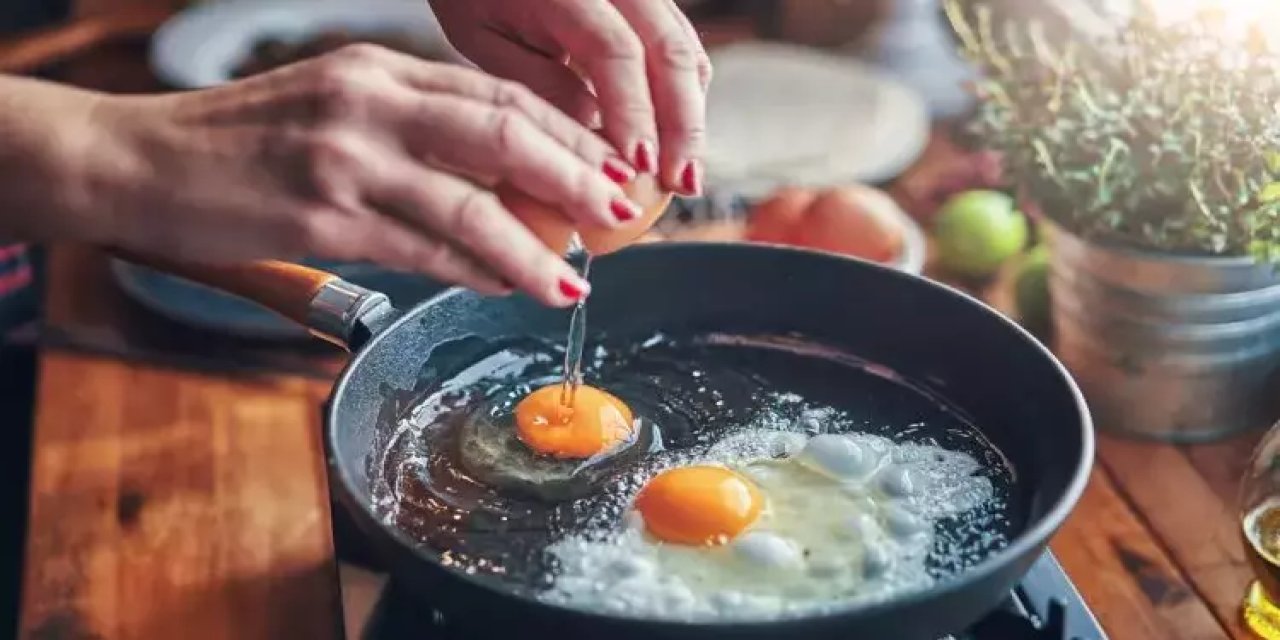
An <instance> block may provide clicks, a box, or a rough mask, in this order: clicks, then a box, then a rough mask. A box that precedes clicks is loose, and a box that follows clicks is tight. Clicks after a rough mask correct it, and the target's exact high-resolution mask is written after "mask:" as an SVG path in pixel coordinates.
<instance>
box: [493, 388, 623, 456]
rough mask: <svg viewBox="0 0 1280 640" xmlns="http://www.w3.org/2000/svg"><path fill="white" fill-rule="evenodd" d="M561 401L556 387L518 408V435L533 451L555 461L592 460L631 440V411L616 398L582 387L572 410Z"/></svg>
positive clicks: (541, 391)
mask: <svg viewBox="0 0 1280 640" xmlns="http://www.w3.org/2000/svg"><path fill="white" fill-rule="evenodd" d="M560 400H561V386H560V385H558V384H554V385H550V386H546V387H543V388H541V389H538V390H537V391H534V392H533V393H531V394H529V395H528V396H525V398H524V400H521V401H520V404H517V405H516V435H517V436H518V437H519V438H520V441H521V442H523V443H525V445H526V446H528V447H529V448H530V449H533V450H534V451H536V452H538V453H541V454H543V455H548V456H554V457H556V458H590V457H591V456H593V455H596V454H597V453H600V452H602V451H605V450H607V449H609V448H610V447H612V446H614V445H616V444H618V443H620V442H623V441H625V440H627V439H628V438H630V437H631V434H632V432H633V426H632V416H631V408H630V407H628V406H627V405H626V403H624V402H623V401H622V400H619V399H618V398H616V397H614V396H613V395H610V394H608V393H606V392H604V391H601V390H600V389H596V388H595V387H588V386H586V385H581V386H579V387H578V390H577V391H576V392H575V393H574V394H573V406H566V405H565V404H563V403H562V402H561V401H560Z"/></svg>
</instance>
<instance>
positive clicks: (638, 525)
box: [543, 431, 994, 620]
mask: <svg viewBox="0 0 1280 640" xmlns="http://www.w3.org/2000/svg"><path fill="white" fill-rule="evenodd" d="M980 468H981V467H980V465H979V463H978V462H977V461H975V460H974V459H972V458H971V457H969V456H967V455H965V454H962V453H956V452H950V451H946V450H944V449H941V448H938V447H934V446H929V445H919V444H899V443H894V442H893V441H890V440H888V439H886V438H882V437H879V436H873V435H868V434H857V433H851V434H839V435H837V434H820V435H815V436H808V435H805V434H804V433H798V432H793V431H748V432H744V433H740V434H738V435H736V436H734V437H731V438H727V439H725V440H723V441H721V442H720V443H718V444H717V445H716V446H713V447H711V448H710V449H709V450H708V451H707V452H706V453H705V454H704V455H702V456H700V457H699V458H698V459H690V460H684V461H682V463H681V464H679V465H678V466H674V467H671V468H667V469H665V470H662V471H660V472H658V473H656V474H655V475H653V476H652V477H650V478H648V479H647V481H646V482H644V484H643V486H642V487H641V488H640V489H639V491H638V492H636V494H635V495H634V497H633V498H632V499H631V500H630V502H629V507H628V509H627V510H626V512H625V514H624V516H623V517H622V518H621V522H619V523H617V524H616V526H614V527H612V528H609V529H605V530H603V531H597V532H588V533H579V534H576V535H568V536H566V537H565V538H563V539H561V540H560V541H558V542H556V543H555V544H553V545H552V546H551V547H550V548H549V549H548V551H549V552H550V554H551V555H552V557H554V558H555V560H556V561H557V563H558V570H557V571H556V572H555V573H554V575H553V576H552V577H551V578H550V585H549V588H548V589H547V590H546V591H545V592H544V593H543V597H544V598H545V599H546V600H548V601H551V602H555V603H559V604H563V605H568V606H573V607H578V608H583V609H588V610H596V611H604V612H609V613H614V614H623V615H634V616H638V617H650V618H653V617H656V618H668V619H682V620H708V619H723V618H730V619H758V618H770V617H777V616H781V615H786V614H788V613H795V612H808V611H812V610H813V609H815V608H821V607H823V606H833V605H836V604H840V605H846V604H848V603H850V602H851V601H866V600H875V599H879V598H884V597H889V596H891V595H894V594H897V593H901V592H903V591H906V590H912V589H918V588H924V587H927V586H928V585H930V584H932V582H933V581H934V580H935V579H936V578H935V577H934V576H933V575H932V574H931V573H930V572H929V570H928V567H927V562H926V561H927V559H928V557H929V555H930V552H931V550H933V548H934V545H935V528H936V525H937V522H938V521H939V520H940V519H942V518H946V517H948V516H954V515H957V514H960V513H963V512H965V511H967V510H969V509H973V508H976V507H977V506H979V505H981V504H982V503H983V502H985V501H988V500H991V499H992V498H993V495H994V493H993V487H992V485H991V483H990V481H989V480H988V479H987V478H985V477H983V476H981V475H977V474H976V473H975V472H977V471H978V470H979V469H980Z"/></svg>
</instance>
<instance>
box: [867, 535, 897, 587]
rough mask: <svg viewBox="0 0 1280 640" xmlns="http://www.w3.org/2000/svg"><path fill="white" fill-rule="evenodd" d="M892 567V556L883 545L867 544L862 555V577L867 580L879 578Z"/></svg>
mask: <svg viewBox="0 0 1280 640" xmlns="http://www.w3.org/2000/svg"><path fill="white" fill-rule="evenodd" d="M892 566H893V556H891V555H889V550H888V549H887V548H886V547H885V545H884V544H883V543H879V542H877V543H873V544H869V545H867V548H866V549H865V550H864V551H863V553H862V575H863V577H865V578H866V579H868V580H874V579H876V578H879V577H880V576H882V575H884V574H885V573H887V572H888V571H889V568H890V567H892Z"/></svg>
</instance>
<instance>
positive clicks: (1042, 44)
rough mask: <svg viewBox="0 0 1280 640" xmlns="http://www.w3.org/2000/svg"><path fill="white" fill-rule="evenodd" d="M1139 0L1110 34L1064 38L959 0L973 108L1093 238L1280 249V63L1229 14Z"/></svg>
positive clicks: (1073, 223) (1158, 247)
mask: <svg viewBox="0 0 1280 640" xmlns="http://www.w3.org/2000/svg"><path fill="white" fill-rule="evenodd" d="M1159 1H1160V0H1143V1H1141V2H1138V3H1136V4H1137V5H1138V8H1137V11H1136V13H1135V16H1134V18H1133V21H1132V23H1131V24H1129V25H1127V26H1126V28H1124V29H1119V30H1117V32H1116V33H1115V34H1113V35H1108V36H1105V37H1103V38H1101V39H1098V40H1088V41H1085V40H1083V39H1079V38H1073V39H1072V43H1070V44H1066V45H1060V46H1052V45H1051V44H1050V43H1049V41H1048V40H1049V39H1048V38H1046V37H1045V35H1044V30H1043V27H1042V26H1041V25H1039V24H1036V23H1028V22H1025V21H1024V22H1018V21H1013V20H1005V21H1003V22H998V21H997V19H996V18H995V17H994V16H995V13H994V12H993V11H992V10H991V8H990V7H989V6H987V5H986V4H985V3H981V2H979V3H976V4H975V3H961V2H960V0H946V3H945V6H946V11H947V15H948V17H949V19H950V21H951V24H952V26H953V28H954V29H955V32H956V34H957V35H958V37H959V40H960V44H961V46H962V49H963V51H964V53H965V55H966V56H967V57H968V58H969V59H970V60H971V61H973V62H974V63H975V64H976V65H978V66H979V67H980V70H981V72H982V73H981V79H980V80H979V81H978V82H977V86H976V89H977V94H978V96H979V98H980V102H979V107H978V112H977V114H976V117H975V119H974V126H975V128H976V131H975V133H976V134H977V135H978V137H979V139H980V140H981V141H982V143H983V144H984V145H985V146H987V147H989V148H991V149H993V150H996V151H998V152H1000V153H1001V155H1002V156H1003V158H1004V164H1005V171H1006V176H1007V178H1008V179H1009V180H1011V181H1012V182H1013V183H1015V184H1016V185H1017V186H1018V187H1019V188H1020V189H1021V190H1022V192H1023V195H1025V196H1027V197H1029V198H1030V199H1031V200H1033V201H1034V202H1035V203H1036V204H1037V205H1038V206H1039V208H1040V209H1041V211H1043V213H1044V214H1045V215H1046V216H1048V217H1049V218H1050V219H1051V220H1053V221H1054V222H1055V223H1057V224H1058V225H1059V226H1061V227H1063V228H1065V229H1066V230H1068V231H1070V232H1072V233H1075V234H1076V235H1078V236H1081V237H1083V238H1087V239H1089V240H1091V241H1097V242H1102V243H1106V244H1115V245H1122V246H1128V247H1131V248H1137V249H1143V250H1148V251H1155V252H1162V253H1178V254H1199V255H1249V254H1252V255H1254V256H1256V257H1257V258H1258V259H1260V260H1266V261H1272V262H1277V261H1280V153H1278V151H1280V59H1278V57H1277V56H1276V55H1275V53H1274V52H1273V51H1271V50H1270V49H1269V48H1268V46H1267V45H1266V43H1265V39H1264V38H1263V37H1262V35H1261V33H1260V32H1258V31H1253V32H1251V33H1250V34H1249V37H1248V38H1247V39H1246V40H1245V41H1244V42H1241V43H1239V44H1238V46H1232V45H1230V44H1229V43H1228V42H1227V41H1226V40H1224V38H1222V37H1221V35H1220V34H1221V31H1220V30H1217V29H1216V26H1218V25H1219V24H1220V23H1219V21H1220V20H1221V19H1222V16H1216V15H1213V14H1203V15H1200V16H1198V19H1194V20H1185V21H1181V22H1170V21H1168V20H1167V19H1164V18H1161V17H1159V16H1158V15H1157V14H1156V13H1155V9H1154V7H1152V6H1151V5H1149V4H1148V3H1152V2H1159Z"/></svg>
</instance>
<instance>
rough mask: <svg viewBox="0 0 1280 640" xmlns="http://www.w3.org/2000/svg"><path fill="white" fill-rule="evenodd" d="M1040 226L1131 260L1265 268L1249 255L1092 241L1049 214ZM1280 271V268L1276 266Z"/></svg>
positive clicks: (1051, 232) (1041, 220)
mask: <svg viewBox="0 0 1280 640" xmlns="http://www.w3.org/2000/svg"><path fill="white" fill-rule="evenodd" d="M1037 217H1038V219H1039V220H1040V223H1041V224H1042V225H1044V226H1045V228H1046V231H1048V232H1049V233H1050V234H1052V235H1062V236H1065V237H1067V238H1069V239H1070V241H1072V242H1075V243H1076V244H1080V245H1087V246H1088V247H1090V248H1092V249H1095V250H1101V251H1106V252H1108V253H1111V254H1114V255H1116V256H1118V257H1121V258H1126V259H1130V260H1142V261H1146V262H1167V263H1174V264H1180V265H1191V266H1194V265H1204V266H1214V267H1240V268H1244V269H1253V268H1262V267H1265V266H1266V263H1263V262H1259V261H1258V260H1257V258H1254V257H1252V256H1249V255H1209V254H1197V253H1175V252H1170V251H1156V250H1153V249H1141V248H1138V247H1135V246H1132V245H1125V244H1120V243H1118V242H1105V241H1099V240H1093V239H1090V238H1086V237H1084V236H1081V235H1080V234H1078V233H1076V232H1074V231H1071V230H1069V229H1067V228H1066V227H1065V226H1063V225H1062V224H1060V223H1059V222H1057V221H1056V220H1054V219H1053V218H1051V217H1049V216H1048V215H1043V214H1042V215H1040V216H1037ZM1277 269H1280V265H1277Z"/></svg>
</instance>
